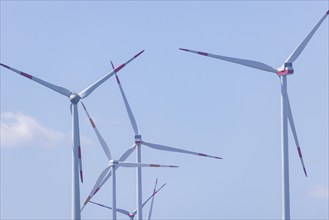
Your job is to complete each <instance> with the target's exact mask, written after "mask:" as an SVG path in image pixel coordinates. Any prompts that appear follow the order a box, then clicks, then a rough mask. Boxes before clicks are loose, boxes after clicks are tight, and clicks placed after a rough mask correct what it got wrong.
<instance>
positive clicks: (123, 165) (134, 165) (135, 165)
mask: <svg viewBox="0 0 329 220" xmlns="http://www.w3.org/2000/svg"><path fill="white" fill-rule="evenodd" d="M116 165H117V166H121V167H169V168H177V167H178V166H174V165H160V164H146V163H131V162H121V161H118V162H117V164H116Z"/></svg>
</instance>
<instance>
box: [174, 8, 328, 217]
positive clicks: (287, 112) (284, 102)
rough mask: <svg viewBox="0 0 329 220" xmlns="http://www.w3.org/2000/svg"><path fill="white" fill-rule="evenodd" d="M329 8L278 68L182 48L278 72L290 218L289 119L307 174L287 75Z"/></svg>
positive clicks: (286, 211)
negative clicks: (290, 99) (288, 88)
mask: <svg viewBox="0 0 329 220" xmlns="http://www.w3.org/2000/svg"><path fill="white" fill-rule="evenodd" d="M328 14H329V10H328V11H327V12H326V14H325V15H324V16H323V17H322V18H321V19H320V21H319V22H318V23H317V24H316V25H315V27H314V28H313V29H312V30H311V32H310V33H309V34H308V35H307V36H306V38H305V39H304V40H303V41H302V42H301V43H300V44H299V45H298V47H297V48H296V49H295V50H294V51H293V52H292V54H291V55H290V56H289V57H288V58H287V59H286V61H285V62H284V63H283V65H282V66H281V67H279V68H277V69H275V68H273V67H271V66H269V65H267V64H265V63H261V62H258V61H253V60H246V59H240V58H234V57H227V56H221V55H215V54H210V53H205V52H200V51H195V50H189V49H183V48H180V50H183V51H187V52H192V53H196V54H199V55H203V56H208V57H213V58H216V59H220V60H225V61H228V62H232V63H237V64H240V65H244V66H248V67H252V68H255V69H259V70H264V71H267V72H272V73H276V74H277V75H278V76H279V77H280V80H281V153H282V155H281V157H282V218H283V219H290V198H289V158H288V121H289V124H290V127H291V130H292V133H293V136H294V139H295V143H296V146H297V151H298V155H299V158H300V161H301V163H302V166H303V170H304V173H305V176H307V173H306V169H305V165H304V161H303V157H302V152H301V149H300V145H299V142H298V138H297V132H296V128H295V124H294V120H293V116H292V112H291V108H290V103H289V97H288V93H287V75H290V74H293V73H294V69H293V66H292V64H293V62H294V61H295V60H296V59H297V58H298V57H299V55H300V54H301V53H302V51H303V50H304V48H305V47H306V45H307V43H308V42H309V41H310V39H311V38H312V36H313V35H314V33H315V32H316V30H317V29H318V28H319V26H320V25H321V24H322V22H323V21H324V20H325V18H326V17H327V16H328Z"/></svg>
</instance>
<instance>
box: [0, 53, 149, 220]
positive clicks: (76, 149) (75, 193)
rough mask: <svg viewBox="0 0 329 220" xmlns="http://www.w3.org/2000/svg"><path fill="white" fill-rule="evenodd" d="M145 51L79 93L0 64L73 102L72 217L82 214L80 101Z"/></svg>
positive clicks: (78, 217) (77, 217)
mask: <svg viewBox="0 0 329 220" xmlns="http://www.w3.org/2000/svg"><path fill="white" fill-rule="evenodd" d="M143 52H144V50H143V51H141V52H139V53H138V54H136V55H135V56H134V57H133V58H131V59H130V60H128V61H127V62H125V63H123V64H121V65H120V66H119V67H118V68H116V69H115V70H113V71H112V72H110V73H107V74H106V75H105V76H103V77H102V78H100V79H99V80H97V81H96V82H95V83H93V84H91V85H90V86H88V87H87V88H85V89H84V90H82V91H81V92H79V93H74V92H72V91H70V90H68V89H66V88H63V87H61V86H57V85H54V84H51V83H49V82H46V81H44V80H42V79H39V78H37V77H35V76H32V75H30V74H27V73H25V72H23V71H20V70H17V69H14V68H12V67H10V66H7V65H5V64H2V63H0V66H3V67H5V68H7V69H9V70H11V71H13V72H16V73H18V74H19V75H21V76H24V77H26V78H28V79H31V80H33V81H35V82H37V83H39V84H41V85H43V86H45V87H47V88H49V89H52V90H54V91H55V92H58V93H60V94H62V95H64V96H66V97H67V98H69V100H70V102H71V110H72V107H73V111H72V139H73V140H72V142H73V154H72V175H73V176H72V219H78V220H79V219H81V215H80V184H79V173H80V179H81V182H83V173H82V160H81V148H80V132H79V119H78V103H79V101H80V99H84V98H87V97H88V96H89V95H90V94H91V93H92V92H93V91H94V90H95V89H96V88H97V87H98V86H100V85H101V84H102V83H104V82H105V81H106V80H107V79H108V78H110V77H111V76H113V75H114V74H115V73H117V72H119V71H120V70H121V69H122V68H123V67H125V66H126V65H127V64H128V63H130V62H131V61H132V60H134V59H135V58H136V57H138V56H139V55H140V54H141V53H143Z"/></svg>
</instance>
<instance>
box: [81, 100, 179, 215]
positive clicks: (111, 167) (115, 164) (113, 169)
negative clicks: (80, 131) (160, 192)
mask: <svg viewBox="0 0 329 220" xmlns="http://www.w3.org/2000/svg"><path fill="white" fill-rule="evenodd" d="M81 104H82V106H83V108H84V110H85V112H86V114H87V116H88V118H89V121H90V123H91V125H92V127H93V129H94V131H95V133H96V135H97V137H98V140H99V142H100V144H101V146H102V148H103V150H104V152H105V154H106V156H107V158H108V160H109V165H108V166H107V167H106V168H105V169H104V170H103V172H102V173H101V174H100V176H99V178H98V180H97V181H96V184H95V186H94V188H93V189H97V188H96V187H97V186H98V185H99V183H100V180H104V179H103V178H104V174H106V173H108V172H112V173H110V175H111V174H112V209H113V212H112V219H113V220H116V219H117V217H116V213H117V208H116V169H117V168H118V167H120V166H121V167H140V168H142V167H169V168H177V167H178V166H172V165H159V164H143V163H129V162H124V161H123V160H122V157H123V156H124V157H125V156H127V157H128V156H129V155H130V154H131V152H132V151H131V149H128V150H127V151H126V152H125V153H124V154H123V155H122V156H121V158H120V159H119V160H113V158H112V156H111V153H110V149H109V147H108V145H107V144H106V142H105V141H104V138H103V137H102V136H101V134H100V133H99V131H98V129H97V127H96V124H95V122H94V121H93V120H92V118H91V117H90V114H89V112H88V111H87V108H86V106H85V105H84V104H83V102H81ZM105 182H106V181H103V184H104V183H105ZM97 191H98V189H97ZM94 194H95V193H94V192H93V191H92V194H91V195H94ZM90 199H91V197H90V196H89V197H88V198H87V200H86V202H85V203H84V205H83V207H82V209H83V208H84V207H85V205H86V204H87V203H88V202H89V200H90Z"/></svg>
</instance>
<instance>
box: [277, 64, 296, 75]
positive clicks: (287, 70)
mask: <svg viewBox="0 0 329 220" xmlns="http://www.w3.org/2000/svg"><path fill="white" fill-rule="evenodd" d="M293 73H294V68H293V67H292V63H284V64H283V66H282V67H280V68H279V69H278V75H279V76H284V75H290V74H293Z"/></svg>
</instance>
